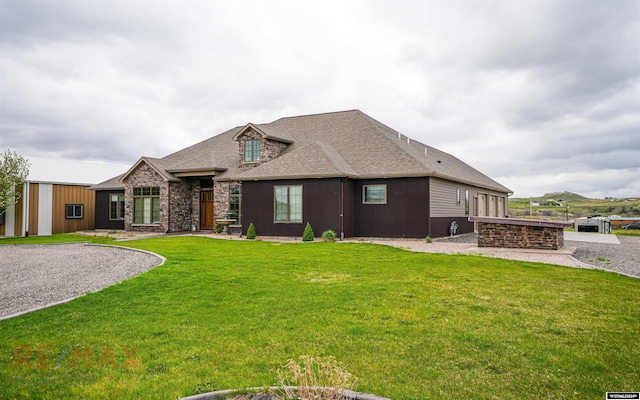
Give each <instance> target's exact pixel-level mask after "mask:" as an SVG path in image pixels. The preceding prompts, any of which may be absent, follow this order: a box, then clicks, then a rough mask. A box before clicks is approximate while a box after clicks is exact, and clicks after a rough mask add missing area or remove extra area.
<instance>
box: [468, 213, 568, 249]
mask: <svg viewBox="0 0 640 400" xmlns="http://www.w3.org/2000/svg"><path fill="white" fill-rule="evenodd" d="M469 220H470V221H472V222H476V223H477V224H478V247H502V248H512V249H543V250H558V249H560V248H562V247H563V246H564V228H565V227H568V226H571V223H568V222H558V221H535V220H521V219H511V218H492V217H471V218H469Z"/></svg>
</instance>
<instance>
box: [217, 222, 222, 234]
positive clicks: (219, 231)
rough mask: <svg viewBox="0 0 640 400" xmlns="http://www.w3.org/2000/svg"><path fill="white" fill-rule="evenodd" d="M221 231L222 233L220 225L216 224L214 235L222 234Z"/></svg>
mask: <svg viewBox="0 0 640 400" xmlns="http://www.w3.org/2000/svg"><path fill="white" fill-rule="evenodd" d="M222 231H223V228H222V225H220V224H216V233H222Z"/></svg>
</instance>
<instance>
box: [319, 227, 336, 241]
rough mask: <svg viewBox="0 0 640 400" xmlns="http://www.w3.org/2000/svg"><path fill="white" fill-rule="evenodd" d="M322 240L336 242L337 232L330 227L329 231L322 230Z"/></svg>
mask: <svg viewBox="0 0 640 400" xmlns="http://www.w3.org/2000/svg"><path fill="white" fill-rule="evenodd" d="M322 241H323V242H335V241H336V233H335V232H334V231H332V230H331V229H329V230H328V231H324V232H322Z"/></svg>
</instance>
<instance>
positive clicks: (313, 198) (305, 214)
mask: <svg viewBox="0 0 640 400" xmlns="http://www.w3.org/2000/svg"><path fill="white" fill-rule="evenodd" d="M276 185H302V221H303V222H302V223H292V224H282V223H277V224H276V223H274V222H273V220H274V202H273V201H274V200H273V198H274V186H276ZM242 215H243V216H242V233H243V234H246V232H247V227H248V226H249V224H250V223H253V224H254V225H255V227H256V233H257V234H258V236H293V237H300V236H302V233H303V231H304V227H305V225H306V223H307V222H309V223H310V224H311V226H312V227H313V231H314V233H315V235H316V236H320V235H321V234H322V232H324V231H326V230H328V229H331V230H333V231H335V232H336V233H337V234H338V235H339V234H340V179H337V178H336V179H305V180H283V181H258V182H250V181H245V182H243V183H242Z"/></svg>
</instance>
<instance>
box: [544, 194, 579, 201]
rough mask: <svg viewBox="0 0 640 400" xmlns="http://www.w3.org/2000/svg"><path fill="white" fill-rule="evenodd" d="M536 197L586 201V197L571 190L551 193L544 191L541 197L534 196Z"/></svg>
mask: <svg viewBox="0 0 640 400" xmlns="http://www.w3.org/2000/svg"><path fill="white" fill-rule="evenodd" d="M536 199H540V200H550V199H553V200H556V201H587V200H589V198H588V197H584V196H581V195H579V194H576V193H571V192H553V193H545V195H544V196H542V197H536Z"/></svg>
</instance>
